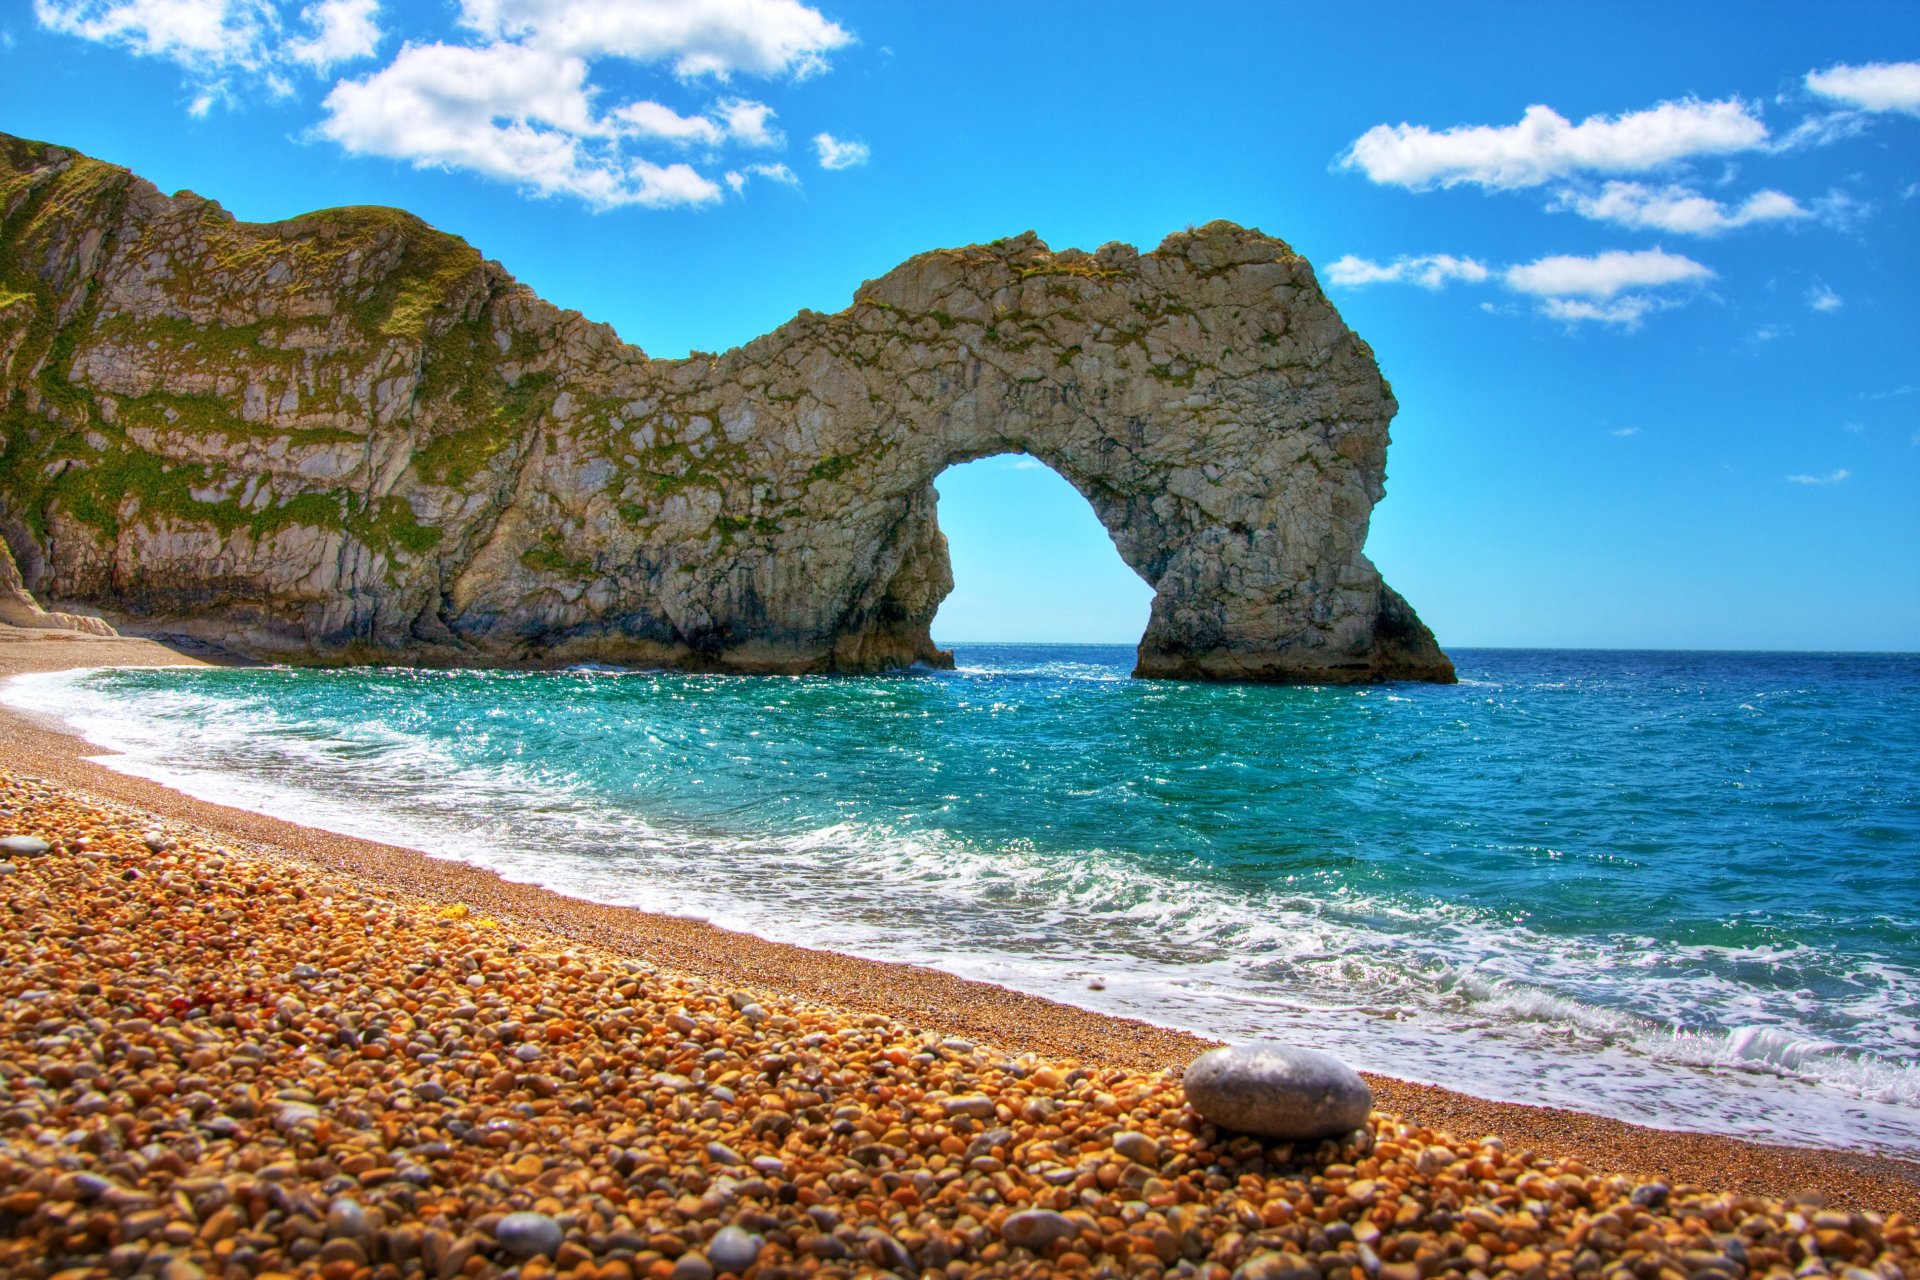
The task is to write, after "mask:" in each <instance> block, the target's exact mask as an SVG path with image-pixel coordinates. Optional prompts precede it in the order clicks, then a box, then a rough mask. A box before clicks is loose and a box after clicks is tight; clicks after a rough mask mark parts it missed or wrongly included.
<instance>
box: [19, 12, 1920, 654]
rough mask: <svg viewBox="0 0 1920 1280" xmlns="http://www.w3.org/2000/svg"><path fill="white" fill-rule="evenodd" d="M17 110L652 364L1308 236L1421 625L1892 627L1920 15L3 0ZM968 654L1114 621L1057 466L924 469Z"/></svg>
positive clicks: (1143, 600) (1910, 504) (1457, 635)
mask: <svg viewBox="0 0 1920 1280" xmlns="http://www.w3.org/2000/svg"><path fill="white" fill-rule="evenodd" d="M0 130H4V131H6V132H11V133H15V134H21V135H25V136H28V137H36V138H41V139H45V140H48V141H53V142H59V143H63V144H66V145H69V146H73V147H76V148H78V149H80V150H82V151H85V152H87V153H89V154H91V155H95V156H98V157H100V158H102V159H105V160H110V161H113V162H115V163H118V164H123V165H126V166H128V167H130V168H132V169H133V170H135V171H136V172H138V173H140V174H142V175H143V176H145V177H147V178H150V179H151V180H153V181H154V182H155V183H156V184H158V185H159V186H160V187H161V188H162V189H163V190H167V191H174V190H178V189H182V188H188V189H191V190H194V191H196V192H198V193H200V194H201V195H204V196H209V197H212V198H215V199H218V200H219V201H220V202H221V203H222V204H224V205H225V206H226V207H227V208H228V209H230V210H231V211H232V212H234V213H235V214H236V215H238V216H240V217H242V218H246V219H251V220H273V219H278V218H284V217H290V216H292V215H295V214H298V213H302V212H305V211H308V210H311V209H316V208H324V207H328V206H333V205H346V204H389V205H398V206H401V207H403V208H406V209H410V210H412V211H413V212H415V213H417V214H419V215H420V216H421V217H423V218H425V219H426V220H427V221H428V222H430V223H433V224H434V225H436V226H438V227H440V228H442V229H444V230H447V231H450V232H453V233H455V234H457V235H460V236H463V237H465V238H466V239H467V240H468V241H470V242H471V243H473V244H474V245H476V246H478V247H479V248H480V249H482V250H483V251H484V252H485V253H486V254H487V255H488V256H490V257H493V258H496V259H498V260H500V261H501V262H503V263H504V264H505V265H506V267H507V268H508V269H509V270H510V271H512V272H513V273H514V274H515V275H516V276H518V277H519V278H520V279H521V280H523V281H525V282H527V283H528V284H530V285H532V286H533V287H534V288H535V289H537V290H538V291H539V292H541V293H542V294H543V295H544V296H546V297H547V298H549V299H551V300H552V301H554V302H556V303H558V304H560V305H562V306H566V307H572V308H576V309H578V310H580V311H582V312H584V313H585V314H586V315H587V316H589V317H591V318H593V319H595V320H602V321H606V322H608V323H611V324H612V325H613V326H614V327H615V328H616V329H617V330H618V331H619V333H620V334H621V336H622V337H624V338H625V339H626V340H628V341H630V342H634V343H637V344H639V345H640V346H642V347H643V348H645V349H646V350H647V351H648V352H649V353H651V354H653V355H656V356H679V355H684V354H686V353H687V352H688V351H690V350H699V351H718V350H724V349H726V348H729V347H732V346H736V345H738V344H740V343H743V342H745V341H747V340H748V339H750V338H752V337H753V336H755V335H757V334H759V333H762V332H765V331H766V330H768V329H770V328H772V327H774V326H776V325H778V324H780V323H781V322H783V321H785V320H787V319H789V318H790V317H792V315H793V314H794V313H795V312H796V311H798V310H800V309H801V308H803V307H806V308H812V309H815V310H819V311H836V310H839V309H841V308H842V307H844V306H846V305H847V304H848V303H849V302H850V301H851V298H852V294H853V291H854V289H855V288H857V287H858V286H859V284H860V283H861V282H862V281H863V280H866V279H869V278H871V277H874V276H878V275H880V274H882V273H883V272H885V271H886V270H888V269H889V268H891V267H892V266H894V265H896V264H897V263H899V262H900V261H902V260H903V259H905V258H907V257H909V256H911V255H912V254H914V253H917V252H921V251H923V250H926V249H931V248H936V247H941V246H947V245H958V244H966V243H971V242H978V241H984V240H990V239H993V238H995V237H999V236H1006V235H1012V234H1016V233H1018V232H1020V231H1023V230H1027V229H1032V230H1035V231H1037V232H1038V233H1039V234H1040V235H1041V237H1042V238H1043V239H1045V240H1046V241H1047V242H1048V243H1049V244H1051V245H1052V246H1053V247H1055V248H1056V249H1058V248H1066V247H1069V246H1078V247H1082V248H1094V247H1097V246H1099V245H1100V244H1103V243H1105V242H1107V241H1110V240H1123V241H1127V242H1129V243H1133V244H1136V245H1138V246H1140V247H1141V248H1143V249H1146V248H1151V247H1152V246H1154V245H1155V244H1157V243H1158V242H1159V241H1160V239H1161V238H1162V237H1164V236H1165V235H1166V234H1168V233H1169V232H1172V231H1176V230H1179V229H1181V228H1184V227H1186V226H1188V225H1190V224H1197V223H1204V222H1207V221H1210V220H1212V219H1214V218H1228V219H1232V220H1234V221H1236V222H1240V223H1243V224H1246V225H1251V226H1257V227H1259V228H1260V229H1262V230H1264V231H1266V232H1268V233H1269V234H1272V235H1277V236H1280V237H1281V238H1283V239H1285V240H1287V241H1288V242H1289V243H1290V244H1292V245H1293V246H1294V248H1296V249H1297V250H1299V251H1300V252H1301V253H1303V254H1305V255H1306V256H1307V258H1308V259H1309V260H1310V261H1311V262H1312V263H1314V265H1315V267H1316V270H1317V272H1318V274H1319V277H1320V280H1321V282H1322V284H1323V286H1324V287H1325V288H1326V290H1327V293H1328V295H1329V297H1330V298H1331V299H1332V300H1333V301H1334V303H1335V304H1336V305H1337V306H1338V307H1339V309H1340V311H1341V313H1342V314H1343V315H1344V316H1345V317H1346V319H1347V321H1348V323H1349V324H1351V325H1352V326H1353V327H1354V328H1355V329H1356V330H1357V331H1358V332H1359V333H1360V334H1361V335H1362V336H1363V337H1365V338H1366V339H1367V340H1368V342H1369V343H1370V344H1371V345H1372V346H1373V348H1374V350H1375V352H1376V353H1377V355H1378V356H1379V359H1380V363H1381V366H1382V370H1383V372H1384V373H1385V374H1386V375H1387V377H1388V378H1389V379H1390V380H1391V381H1392V383H1393V386H1394V389H1395V392H1396V395H1397V396H1398V399H1399V402H1400V405H1401V409H1400V414H1399V416H1398V418H1397V419H1396V420H1395V423H1394V427H1393V437H1394V443H1393V446H1392V449H1391V451H1390V452H1389V455H1388V476H1387V491H1388V496H1387V498H1386V499H1385V501H1383V502H1382V503H1381V504H1380V506H1379V507H1378V508H1377V509H1376V510H1375V513H1374V520H1373V527H1372V534H1371V537H1370V540H1369V543H1368V550H1369V554H1370V555H1371V556H1372V557H1373V559H1374V561H1375V563H1376V564H1378V565H1379V566H1380V568H1381V571H1382V573H1383V574H1384V575H1385V577H1386V579H1387V581H1389V582H1390V583H1392V584H1393V585H1394V586H1395V587H1396V588H1397V589H1398V590H1400V592H1401V593H1402V594H1403V595H1405V596H1406V597H1407V598H1408V599H1409V600H1410V601H1411V602H1412V603H1413V604H1414V606H1415V607H1416V608H1417V609H1418V611H1419V612H1420V614H1421V615H1422V617H1424V618H1425V619H1426V621H1427V622H1428V623H1429V625H1431V626H1432V627H1433V629H1434V631H1435V633H1436V634H1437V635H1438V636H1439V638H1440V641H1441V643H1442V644H1443V645H1447V646H1453V647H1470V646H1482V645H1529V646H1530V645H1540V646H1567V647H1603V648H1607V647H1646V648H1720V649H1728V648H1732V649H1750V648H1751V649H1766V648H1787V649H1809V648H1810V649H1871V650H1908V651H1911V650H1917V649H1920V483H1916V482H1920V6H1916V5H1914V4H1912V3H1910V0H1907V2H1903V3H1893V4H1875V3H1867V2H1857V3H1849V4H1845V5H1826V6H1811V5H1801V4H1793V5H1785V4H1764V3H1758V4H1738V5H1734V4H1724V5H1722V4H1706V3H1700V4H1691V5H1672V4H1666V3H1663V4H1657V5H1656V4H1647V5H1635V4H1625V3H1620V4H1609V5H1606V6H1571V5H1555V6H1542V5H1535V4H1512V5H1499V4H1486V5H1475V6H1464V5H1424V4H1419V5H1416V4H1412V3H1407V4H1394V5H1369V4H1354V5H1341V6H1330V5H1304V4H1278V3H1273V4H1253V3H1246V4H1182V5H1178V6H1175V5H1172V4H1167V5H1128V4H1099V5H1095V4H1070V3H1048V4H1038V5H1036V4H1031V3H1022V4H1017V5H1016V4H999V3H984V2H976V3H968V4H964V5H961V4H953V5H931V4H929V5H919V4H913V5H904V4H898V3H891V2H885V0H877V2H874V3H845V4H841V3H834V2H832V0H822V2H821V3H818V4H806V3H802V2H801V0H433V2H425V3H423V2H420V0H415V2H413V3H406V4H401V3H398V2H397V0H386V2H384V3H382V2H381V0H315V2H312V3H304V4H303V3H301V2H300V0H287V2H285V3H281V2H279V0H13V2H12V3H10V4H8V5H6V6H4V7H0ZM939 488H940V490H941V493H942V502H941V508H940V520H941V525H942V527H943V528H944V529H945V530H946V532H947V535H948V538H949V540H950V544H951V546H952V552H953V560H954V567H955V575H956V580H957V585H956V589H955V593H954V596H953V597H952V598H951V599H950V601H949V603H948V604H947V606H946V607H945V608H944V609H943V611H942V613H941V615H940V617H939V619H938V621H937V623H936V626H935V635H936V637H938V638H940V639H942V640H943V641H949V640H962V641H964V640H1020V639H1029V640H1041V639H1045V640H1112V641H1120V642H1129V643H1130V642H1132V641H1134V640H1136V639H1137V638H1138V635H1139V632H1140V628H1141V626H1142V625H1143V624H1144V619H1145V616H1146V609H1147V602H1148V600H1149V599H1150V592H1149V591H1148V589H1147V588H1146V586H1145V584H1143V583H1140V582H1139V581H1138V580H1137V579H1135V578H1134V577H1133V575H1132V574H1131V571H1130V570H1128V569H1127V568H1126V567H1125V566H1124V565H1123V564H1122V563H1121V562H1120V559H1119V557H1118V554H1117V553H1116V552H1115V551H1114V550H1113V547H1112V545H1111V543H1110V542H1109V541H1107V540H1106V539H1105V537H1104V533H1103V531H1102V530H1101V528H1100V526H1099V523H1098V522H1097V521H1096V520H1095V519H1094V518H1093V515H1092V512H1091V510H1090V509H1089V508H1087V506H1086V504H1085V503H1084V502H1083V501H1082V500H1081V499H1080V498H1079V496H1078V495H1077V494H1075V493H1074V492H1073V490H1072V489H1071V488H1070V487H1069V486H1068V485H1067V484H1066V483H1065V481H1063V480H1061V479H1060V478H1059V477H1058V476H1056V475H1054V474H1053V473H1052V472H1051V471H1048V470H1047V469H1046V468H1044V467H1041V466H1039V465H1038V464H1036V463H1033V462H1031V460H1023V459H1018V458H1001V459H989V460H985V461H982V462H976V463H973V464H970V465H969V466H967V467H965V468H955V469H953V470H951V471H949V472H948V473H946V475H944V476H943V477H941V479H940V481H939Z"/></svg>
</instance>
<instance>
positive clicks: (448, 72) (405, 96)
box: [34, 0, 866, 209]
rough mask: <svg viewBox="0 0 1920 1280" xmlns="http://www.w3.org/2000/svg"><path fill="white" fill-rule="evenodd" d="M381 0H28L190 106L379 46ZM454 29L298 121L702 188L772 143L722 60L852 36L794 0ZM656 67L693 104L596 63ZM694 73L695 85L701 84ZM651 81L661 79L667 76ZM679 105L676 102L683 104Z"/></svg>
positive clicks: (583, 176) (596, 4) (563, 15)
mask: <svg viewBox="0 0 1920 1280" xmlns="http://www.w3.org/2000/svg"><path fill="white" fill-rule="evenodd" d="M380 2H381V0H307V3H305V5H304V7H299V8H297V9H296V6H297V5H299V4H300V0H34V11H35V14H36V16H37V17H38V19H39V21H40V22H41V24H42V25H43V26H45V27H47V28H48V29H49V30H53V31H58V32H63V33H65V34H68V35H72V36H77V37H79V38H82V39H87V40H94V41H98V42H101V43H105V44H111V45H115V46H118V47H121V48H125V49H128V50H130V51H131V52H133V53H136V54H139V55H143V56H151V57H162V58H166V59H168V60H170V61H172V62H174V63H176V64H177V65H179V66H180V67H181V68H183V69H184V70H185V71H186V72H187V74H188V77H189V80H190V83H191V84H192V85H193V87H194V90H195V95H196V96H195V99H194V103H193V108H192V109H193V110H194V111H196V112H200V111H205V110H207V109H208V108H210V107H211V106H212V105H213V104H214V103H215V102H219V101H223V100H224V101H232V100H235V99H236V97H237V92H238V89H239V87H242V86H246V85H251V86H253V87H255V88H259V87H264V88H265V89H267V90H268V91H270V92H273V93H276V94H286V93H290V92H292V90H293V85H292V83H291V81H290V79H289V76H290V75H291V74H292V73H293V72H294V71H297V70H299V69H302V68H304V69H306V70H310V71H312V72H314V73H316V74H319V73H326V72H328V71H329V70H330V69H331V68H333V67H335V66H338V65H340V64H342V63H345V62H349V61H352V60H354V59H359V58H365V57H368V56H371V55H373V54H375V53H376V52H377V51H378V48H379V44H380V41H381V38H382V31H381V27H380V22H379V15H380ZM449 7H454V8H457V11H458V15H457V17H458V29H457V30H456V31H454V32H453V33H451V35H450V37H449V38H447V39H443V40H436V41H426V42H417V43H408V44H406V45H405V46H403V47H402V48H401V49H400V50H399V52H398V53H397V54H395V55H394V56H393V58H392V60H391V61H389V62H388V63H387V64H386V65H385V66H383V67H380V68H378V69H377V70H375V71H372V72H371V73H368V74H365V75H361V76H359V77H357V78H354V79H347V80H341V81H339V82H338V83H336V84H335V85H334V86H333V88H332V90H331V91H330V92H329V93H328V94H327V95H326V97H325V99H324V101H323V103H322V108H323V115H322V118H321V120H320V121H319V123H318V124H317V125H315V126H314V127H313V129H312V131H311V134H312V136H316V137H321V138H326V139H329V140H331V141H333V142H336V143H338V144H339V145H340V146H341V147H343V148H345V149H346V150H347V151H349V152H351V153H353V154H356V155H376V156H384V157H387V158H389V159H395V160H404V161H407V162H410V163H412V164H414V165H416V166H418V167H423V168H440V169H449V170H464V171H467V172H471V173H476V174H479V175H481V176H483V177H487V178H491V179H495V180H498V181H502V182H507V183H511V184H513V185H516V186H519V187H521V188H523V189H525V190H528V191H531V192H534V193H537V194H540V195H548V196H568V197H572V198H576V199H579V200H582V201H585V202H586V203H587V204H588V205H590V206H592V207H594V208H596V209H607V208H613V207H616V206H620V205H640V206H646V207H652V208H669V207H677V206H693V205H704V204H710V203H712V202H714V201H716V200H718V199H719V198H720V196H721V192H722V187H721V185H720V183H719V182H716V181H714V180H713V179H711V178H709V177H707V176H706V175H705V174H703V173H701V172H700V170H699V169H698V168H696V167H695V165H696V164H698V165H701V166H702V167H704V166H706V165H709V164H712V165H715V166H716V167H718V164H719V163H720V162H721V157H722V154H723V152H724V151H725V150H726V149H729V148H739V149H754V150H777V149H779V148H781V147H784V146H785V145H786V137H785V136H784V135H783V134H782V133H781V131H780V130H779V129H777V128H776V127H774V111H773V108H771V107H769V106H768V105H767V104H766V103H764V102H759V101H756V100H755V99H753V98H751V97H747V96H743V95H740V94H738V93H728V94H725V95H724V96H712V95H713V94H714V89H715V86H714V82H722V83H725V82H730V81H731V80H732V79H733V78H734V77H737V76H761V77H786V78H791V79H796V80H798V79H804V78H806V77H807V76H811V75H814V74H816V73H818V72H820V71H823V70H825V69H826V67H827V58H828V56H829V55H830V54H831V53H833V52H834V51H835V50H838V49H841V48H844V47H846V46H847V45H849V44H851V43H852V42H853V35H852V33H851V32H849V31H847V30H846V29H845V28H844V27H841V26H840V25H839V24H838V23H835V22H833V21H831V20H830V19H828V18H826V17H825V16H823V15H822V14H821V13H820V12H819V10H817V9H815V8H813V7H812V6H810V5H808V4H805V3H802V2H801V0H645V3H635V2H632V0H455V5H454V6H449ZM616 59H617V60H624V61H627V62H630V63H638V64H641V65H644V66H658V67H659V68H660V74H661V76H662V78H663V79H664V78H665V73H667V72H671V74H672V75H673V76H676V77H678V78H679V80H680V81H681V82H682V83H681V84H680V85H679V86H678V89H679V90H680V91H681V93H682V94H683V95H685V94H697V95H698V97H696V98H695V104H697V103H698V101H699V98H700V97H705V98H707V99H708V100H707V101H706V103H705V105H704V106H702V105H695V104H683V105H680V106H677V107H676V106H671V105H668V104H667V102H664V101H660V100H657V99H656V98H655V97H652V96H645V97H641V96H631V95H624V94H623V95H618V96H616V95H614V94H613V93H611V92H610V91H609V89H608V88H607V86H606V85H605V83H604V82H602V81H601V79H600V77H598V75H597V74H596V73H597V71H598V70H599V69H600V65H601V64H602V63H604V62H607V61H609V60H616ZM703 83H704V84H705V85H706V86H707V87H706V88H704V89H702V88H700V87H699V86H700V85H701V84H703ZM666 87H669V88H673V87H674V86H673V85H672V82H671V81H667V83H666ZM690 105H691V109H689V106H690ZM836 146H837V147H838V148H839V149H838V150H836V151H835V152H833V153H832V156H831V159H832V160H833V161H835V162H837V163H829V154H828V152H826V151H825V150H823V151H822V153H821V154H822V162H823V163H828V167H845V166H846V165H848V164H856V163H859V162H861V161H862V160H864V159H865V158H866V149H865V147H864V146H862V145H861V144H858V143H845V144H836ZM754 176H758V177H764V178H768V179H770V180H773V181H779V182H791V181H796V180H795V179H794V178H793V176H792V170H791V169H789V168H787V166H785V165H758V166H751V165H740V164H738V163H737V162H736V163H735V165H734V166H733V167H732V168H729V169H727V170H726V171H725V176H723V178H722V181H724V182H725V183H726V185H727V186H729V187H732V188H733V189H734V190H735V191H739V190H742V189H743V188H744V187H745V185H746V183H747V181H748V179H749V178H751V177H754Z"/></svg>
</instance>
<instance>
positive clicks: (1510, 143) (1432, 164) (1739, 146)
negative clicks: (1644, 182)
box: [1340, 98, 1767, 189]
mask: <svg viewBox="0 0 1920 1280" xmlns="http://www.w3.org/2000/svg"><path fill="white" fill-rule="evenodd" d="M1766 140H1767V127H1766V125H1765V124H1764V123H1762V122H1761V120H1760V117H1759V116H1758V115H1757V114H1756V113H1755V109H1754V108H1753V107H1752V106H1750V105H1749V104H1748V103H1746V102H1743V101H1741V100H1740V99H1738V98H1726V99H1722V100H1719V101H1714V102H1701V101H1699V100H1698V99H1694V98H1686V99H1682V100H1680V101H1678V102H1662V103H1660V104H1658V105H1657V106H1654V107H1651V108H1649V109H1648V110H1645V111H1632V112H1628V113H1626V114H1624V115H1619V116H1605V115H1593V116H1588V117H1587V118H1586V119H1585V120H1583V121H1581V122H1580V123H1579V124H1574V123H1572V122H1571V121H1569V120H1568V119H1567V118H1566V117H1565V116H1563V115H1561V114H1560V113H1559V112H1557V111H1555V110H1553V108H1551V107H1547V106H1540V105H1535V106H1531V107H1528V108H1527V109H1526V111H1525V112H1524V113H1523V114H1522V115H1521V118H1520V122H1519V123H1518V124H1512V125H1460V126H1457V127H1455V128H1451V129H1443V130H1434V129H1429V128H1427V127H1426V126H1425V125H1414V124H1397V125H1387V124H1382V125H1375V126H1374V127H1373V128H1371V129H1369V130H1367V131H1366V132H1365V133H1363V134H1361V135H1360V137H1359V138H1357V139H1355V140H1354V142H1353V144H1352V145H1351V146H1350V147H1348V148H1347V150H1346V152H1345V153H1344V154H1343V155H1342V156H1341V159H1340V163H1341V165H1342V166H1343V167H1345V168H1349V169H1359V170H1361V171H1362V172H1363V173H1365V174H1366V175H1367V177H1369V178H1371V179H1372V180H1373V181H1375V182H1379V183H1390V184H1393V185H1396V186H1403V187H1412V188H1416V189H1420V188H1427V187H1435V186H1440V187H1451V186H1455V185H1458V184H1460V183H1463V182H1464V183H1475V184H1478V185H1480V186H1483V187H1492V188H1514V187H1535V186H1539V185H1541V184H1542V183H1546V182H1550V181H1552V180H1554V179H1556V178H1564V177H1567V176H1568V175H1571V174H1575V173H1637V172H1644V171H1647V170H1651V169H1657V168H1660V167H1661V166H1663V165H1667V164H1671V163H1673V162H1675V161H1679V160H1685V159H1688V158H1690V157H1694V156H1707V155H1724V154H1727V153H1730V152H1735V151H1745V150H1750V149H1752V148H1755V147H1758V146H1761V145H1762V144H1764V143H1765V142H1766Z"/></svg>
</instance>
